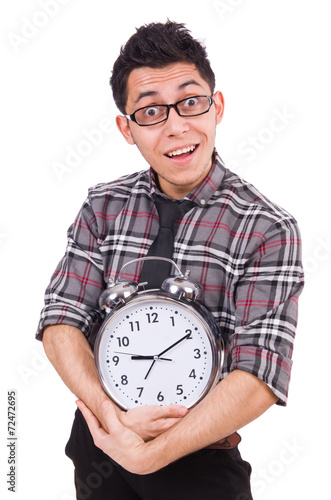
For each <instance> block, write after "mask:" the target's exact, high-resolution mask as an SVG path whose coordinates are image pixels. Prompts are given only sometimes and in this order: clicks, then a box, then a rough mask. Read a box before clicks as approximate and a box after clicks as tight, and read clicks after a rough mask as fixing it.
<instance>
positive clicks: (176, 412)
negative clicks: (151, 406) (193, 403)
mask: <svg viewBox="0 0 331 500" xmlns="http://www.w3.org/2000/svg"><path fill="white" fill-rule="evenodd" d="M159 408H160V413H161V415H160V416H159V418H180V417H185V415H187V413H188V409H187V408H186V406H181V405H168V406H160V407H159Z"/></svg>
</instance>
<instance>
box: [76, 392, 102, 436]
mask: <svg viewBox="0 0 331 500" xmlns="http://www.w3.org/2000/svg"><path fill="white" fill-rule="evenodd" d="M76 405H77V406H78V408H79V409H80V411H81V412H82V414H83V417H84V418H85V420H86V423H87V425H88V428H89V429H90V432H91V434H92V436H93V437H96V436H97V435H98V434H102V435H104V434H106V432H105V431H104V430H103V429H102V428H101V425H100V422H99V420H98V419H97V418H96V416H95V415H94V414H93V413H92V412H91V410H90V409H89V408H88V407H87V406H86V405H85V403H83V401H80V400H78V401H76Z"/></svg>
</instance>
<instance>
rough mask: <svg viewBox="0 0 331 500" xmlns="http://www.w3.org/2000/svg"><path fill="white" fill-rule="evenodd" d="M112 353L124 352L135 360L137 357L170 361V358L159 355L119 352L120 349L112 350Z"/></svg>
mask: <svg viewBox="0 0 331 500" xmlns="http://www.w3.org/2000/svg"><path fill="white" fill-rule="evenodd" d="M114 354H126V355H127V356H131V359H134V360H137V359H161V360H162V361H172V359H170V358H160V356H156V355H154V356H143V355H141V354H132V353H131V352H120V351H114Z"/></svg>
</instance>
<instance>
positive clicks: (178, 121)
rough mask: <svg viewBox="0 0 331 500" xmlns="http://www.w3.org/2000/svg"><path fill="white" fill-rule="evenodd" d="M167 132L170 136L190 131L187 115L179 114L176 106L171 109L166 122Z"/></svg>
mask: <svg viewBox="0 0 331 500" xmlns="http://www.w3.org/2000/svg"><path fill="white" fill-rule="evenodd" d="M165 127H166V133H167V134H168V135H169V136H172V135H180V134H183V133H185V132H187V131H188V129H189V125H188V121H187V117H185V116H179V114H178V113H177V111H176V108H174V107H171V108H170V110H169V116H168V119H167V121H166V122H165Z"/></svg>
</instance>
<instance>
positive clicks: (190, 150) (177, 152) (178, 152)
mask: <svg viewBox="0 0 331 500" xmlns="http://www.w3.org/2000/svg"><path fill="white" fill-rule="evenodd" d="M197 147H198V144H195V145H194V146H188V147H187V148H183V149H176V150H175V151H171V152H170V153H168V154H166V156H168V158H173V157H174V156H181V155H184V154H185V155H187V154H188V155H190V154H192V153H193V151H195V150H196V148H197Z"/></svg>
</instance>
